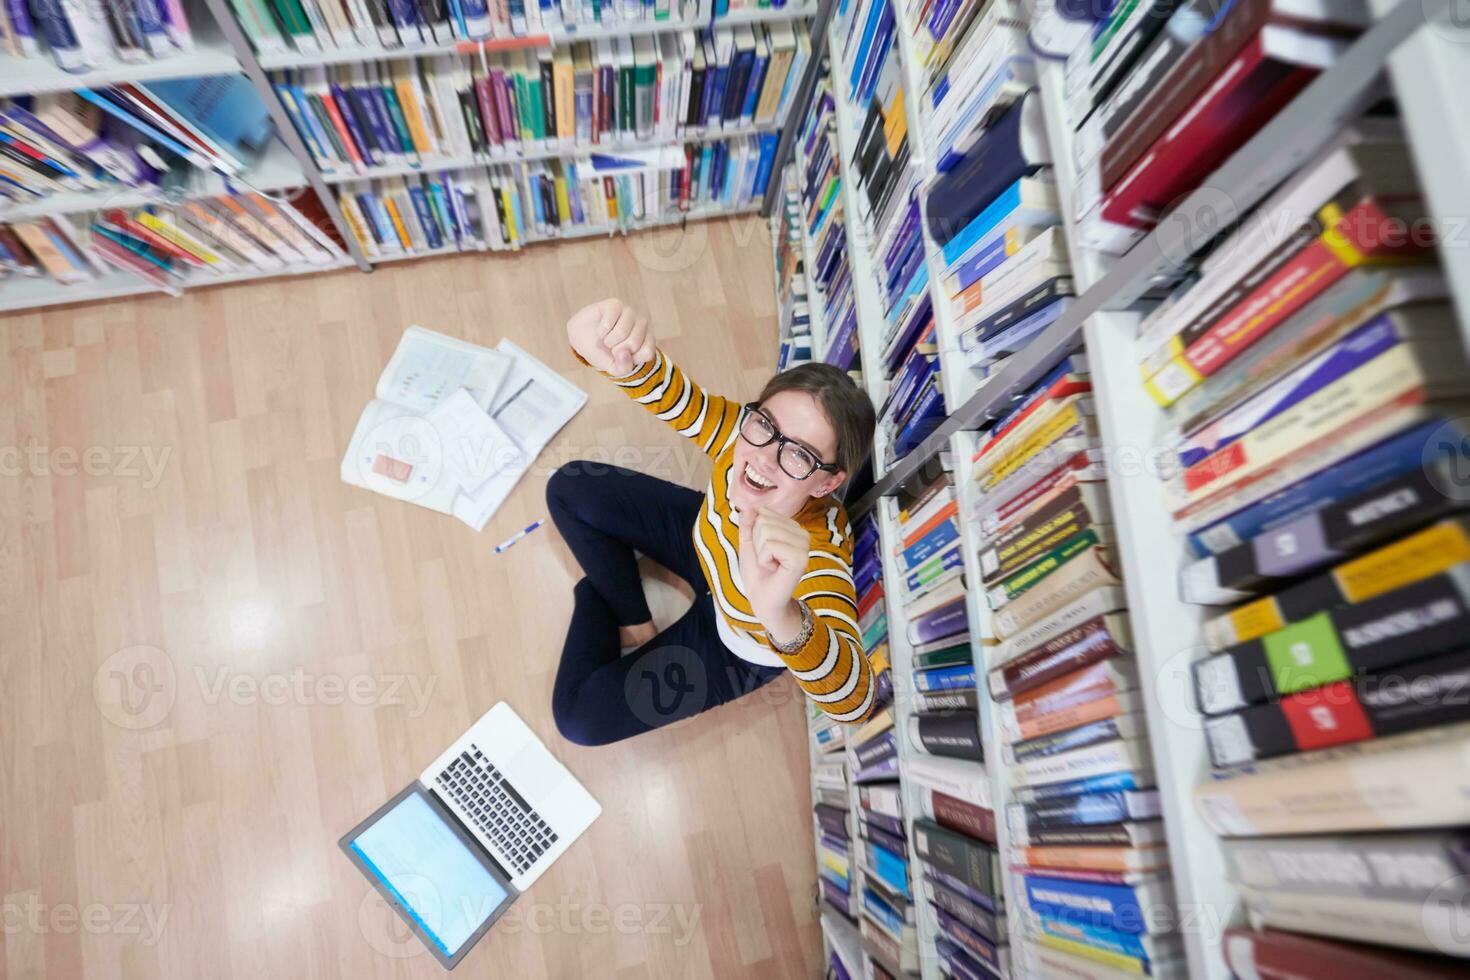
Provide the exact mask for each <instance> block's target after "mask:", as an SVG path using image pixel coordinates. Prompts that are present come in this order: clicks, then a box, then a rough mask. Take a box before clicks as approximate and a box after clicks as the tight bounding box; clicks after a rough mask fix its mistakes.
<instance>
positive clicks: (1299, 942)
mask: <svg viewBox="0 0 1470 980" xmlns="http://www.w3.org/2000/svg"><path fill="white" fill-rule="evenodd" d="M1222 949H1223V951H1224V953H1225V963H1226V965H1227V966H1229V967H1230V972H1231V973H1233V974H1235V975H1236V976H1238V977H1256V978H1258V980H1382V978H1385V977H1393V980H1450V978H1451V977H1464V976H1465V972H1466V971H1465V961H1464V960H1459V959H1450V958H1448V957H1439V956H1424V955H1420V954H1418V953H1410V952H1405V951H1401V950H1395V949H1388V948H1385V947H1383V946H1364V945H1361V944H1359V943H1350V942H1346V941H1344V940H1340V939H1321V938H1318V937H1316V936H1304V935H1302V934H1300V933H1295V932H1282V931H1281V930H1278V929H1262V930H1260V931H1259V932H1258V931H1255V930H1251V929H1244V928H1241V927H1239V926H1235V927H1232V928H1229V929H1226V930H1225V940H1224V942H1223V943H1222Z"/></svg>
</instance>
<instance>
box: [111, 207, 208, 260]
mask: <svg viewBox="0 0 1470 980" xmlns="http://www.w3.org/2000/svg"><path fill="white" fill-rule="evenodd" d="M101 218H102V220H103V221H105V222H107V223H108V224H110V225H112V226H113V227H115V228H118V229H120V230H121V231H123V232H126V233H127V234H129V235H132V236H133V237H134V238H137V239H141V240H142V241H145V242H147V243H148V244H149V245H150V246H152V247H153V248H154V249H156V250H158V251H159V252H162V253H163V254H164V255H167V256H168V257H169V258H172V259H177V260H179V261H180V262H183V263H184V264H186V265H191V266H193V267H194V268H196V269H207V268H209V263H207V262H205V261H204V260H203V259H201V258H199V257H198V256H197V255H194V254H193V253H192V252H186V251H185V250H184V249H182V248H179V247H178V246H177V245H175V244H174V243H173V242H171V241H169V240H168V239H167V238H164V237H163V236H162V235H160V234H158V233H157V232H154V231H152V230H151V229H149V228H145V227H143V226H142V225H140V224H138V222H136V221H134V220H133V218H132V216H131V215H130V214H128V213H127V212H126V211H124V210H122V209H121V208H111V209H109V210H107V211H103V212H102V213H101Z"/></svg>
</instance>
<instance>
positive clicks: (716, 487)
mask: <svg viewBox="0 0 1470 980" xmlns="http://www.w3.org/2000/svg"><path fill="white" fill-rule="evenodd" d="M612 381H613V383H614V384H616V385H618V387H620V388H622V389H623V390H624V392H625V393H626V394H627V395H628V397H630V398H632V399H633V400H634V401H636V402H638V403H639V404H640V405H642V406H644V407H645V408H647V409H648V410H649V411H650V412H652V413H653V414H654V415H656V416H657V417H658V418H660V419H662V420H663V421H665V422H667V423H668V424H669V425H670V426H672V427H673V429H674V431H676V432H678V433H679V434H680V435H681V436H684V437H686V438H688V439H690V440H692V441H694V442H695V443H697V444H698V445H699V448H700V449H702V450H703V451H704V452H705V454H706V455H707V456H710V457H711V458H712V459H713V460H714V463H715V469H714V474H713V475H712V476H711V477H710V482H709V488H708V489H707V490H706V491H705V495H704V505H703V506H702V507H701V508H700V510H699V517H698V518H697V519H696V520H695V522H694V534H693V538H694V549H695V551H696V552H697V553H698V554H699V564H700V567H702V568H703V569H704V577H705V579H706V580H707V581H708V582H709V587H710V592H711V593H713V595H714V600H715V605H716V606H717V607H718V609H719V612H720V615H722V616H723V617H724V618H725V621H726V622H727V623H728V624H729V625H730V626H732V627H734V628H735V629H737V630H743V631H745V632H746V633H747V634H748V635H749V636H751V637H753V638H754V639H755V640H757V641H758V642H759V643H760V644H761V645H763V646H765V647H766V648H767V649H772V650H773V651H774V653H775V654H776V655H777V656H778V657H780V659H781V660H782V661H783V662H784V663H785V664H786V667H787V669H788V670H790V671H791V674H792V676H793V677H795V678H796V682H797V683H798V684H800V685H801V688H802V690H804V691H805V692H806V694H807V696H808V697H809V698H811V699H812V701H814V702H816V704H817V705H818V706H819V707H820V708H821V709H822V710H823V711H825V712H826V713H827V714H829V715H831V716H832V717H833V718H834V719H835V720H837V721H841V722H849V723H858V722H862V721H865V720H866V719H867V718H868V716H869V715H871V714H872V712H873V700H874V696H875V693H876V683H875V681H876V678H875V676H874V673H873V669H872V667H871V665H870V664H869V663H868V658H867V656H866V655H865V654H864V652H863V641H862V633H861V632H860V631H859V629H858V612H857V594H856V591H855V588H854V586H853V580H852V531H851V528H850V527H849V526H848V523H847V511H846V510H844V509H843V507H842V504H840V503H839V502H838V501H837V499H836V498H835V497H832V496H826V497H821V498H813V499H811V500H809V501H808V502H807V503H806V505H805V506H804V507H802V509H801V512H800V513H798V514H797V515H796V516H795V518H794V520H795V521H796V522H797V523H798V524H800V525H801V526H802V527H803V528H805V529H806V531H807V534H808V535H809V536H810V537H811V556H810V558H809V559H808V560H807V566H806V572H805V573H803V575H802V576H801V581H800V582H799V583H798V584H797V586H796V592H795V594H794V596H793V598H795V599H797V600H799V601H801V602H803V603H805V604H806V606H807V608H809V609H810V610H811V612H812V636H811V639H810V640H808V641H807V642H806V643H805V644H804V645H803V646H802V647H801V649H799V650H797V651H796V652H795V653H782V652H781V651H779V650H774V648H773V647H772V646H771V643H770V640H769V638H768V637H767V636H766V632H765V629H764V627H762V625H761V623H760V621H759V620H757V619H756V618H755V616H754V615H753V613H752V612H751V608H750V602H749V600H748V599H746V597H745V593H744V590H743V588H742V585H741V581H740V561H739V557H738V556H739V554H740V528H739V525H738V524H737V523H736V521H737V519H738V515H737V514H736V513H735V511H734V510H733V508H732V507H731V506H730V492H729V491H730V479H731V475H730V474H731V469H732V467H733V462H734V455H735V440H736V439H737V438H738V437H739V436H738V433H739V429H740V416H741V412H742V411H743V408H742V406H741V404H740V403H739V402H736V401H731V400H730V399H728V398H722V397H720V396H719V395H711V394H708V393H706V392H705V391H704V390H703V389H702V388H700V387H699V386H698V385H696V384H695V383H694V382H692V381H690V380H689V378H688V376H687V375H685V374H684V372H683V371H681V370H680V369H679V368H678V366H677V365H675V364H674V362H673V361H671V360H669V359H668V358H667V357H665V356H664V353H663V351H658V352H657V354H656V355H655V356H654V358H653V360H651V361H649V362H648V363H647V364H644V365H643V366H642V367H640V368H638V369H637V370H635V371H634V372H633V373H632V374H629V375H627V376H626V377H622V378H613V379H612Z"/></svg>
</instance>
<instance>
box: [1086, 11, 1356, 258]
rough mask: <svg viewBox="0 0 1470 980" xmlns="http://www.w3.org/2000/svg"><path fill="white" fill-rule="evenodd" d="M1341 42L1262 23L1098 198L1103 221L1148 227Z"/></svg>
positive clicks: (1320, 66) (1327, 59) (1196, 184)
mask: <svg viewBox="0 0 1470 980" xmlns="http://www.w3.org/2000/svg"><path fill="white" fill-rule="evenodd" d="M1341 48H1342V43H1341V42H1339V41H1336V40H1332V39H1329V38H1324V37H1319V36H1317V35H1313V34H1308V33H1305V32H1302V31H1297V30H1292V29H1290V28H1285V27H1279V26H1276V25H1268V26H1266V27H1264V28H1262V29H1261V30H1260V31H1259V32H1258V33H1257V34H1256V35H1255V36H1254V37H1252V38H1251V40H1250V41H1249V42H1248V43H1247V44H1246V45H1245V47H1244V48H1242V49H1241V51H1240V53H1239V54H1237V55H1236V56H1235V57H1234V58H1233V59H1231V61H1230V63H1229V64H1227V65H1226V66H1225V69H1224V70H1223V71H1222V72H1221V73H1220V74H1219V76H1218V77H1217V78H1216V79H1215V81H1214V82H1213V83H1212V84H1211V85H1210V87H1209V88H1208V89H1206V90H1205V92H1204V94H1203V95H1201V96H1200V97H1199V100H1198V101H1196V102H1195V103H1194V105H1193V106H1191V107H1190V108H1189V110H1188V111H1187V112H1185V113H1184V115H1182V116H1181V117H1180V118H1179V119H1178V120H1177V121H1176V122H1175V123H1174V124H1173V125H1172V126H1170V127H1169V129H1167V130H1165V132H1164V134H1163V135H1162V136H1160V137H1159V138H1158V139H1157V140H1155V141H1154V143H1153V144H1152V145H1151V146H1150V147H1149V148H1148V152H1146V153H1144V155H1143V156H1142V157H1141V158H1140V159H1139V160H1138V161H1137V162H1136V163H1134V164H1133V166H1131V167H1129V168H1128V170H1127V172H1126V173H1125V174H1124V175H1123V176H1122V177H1121V178H1120V179H1119V180H1118V183H1117V184H1116V185H1115V186H1113V188H1112V189H1111V190H1109V191H1108V192H1107V194H1106V195H1104V197H1103V205H1102V216H1103V217H1104V218H1106V219H1107V220H1108V221H1112V222H1116V223H1118V224H1123V225H1132V226H1133V227H1135V228H1144V229H1149V228H1152V227H1153V226H1154V225H1156V224H1158V223H1159V220H1160V219H1161V218H1162V217H1163V216H1164V215H1165V214H1166V213H1167V212H1168V209H1169V208H1171V207H1172V206H1173V205H1174V204H1176V203H1177V202H1178V201H1179V199H1180V198H1181V197H1183V196H1185V195H1187V194H1188V193H1189V192H1190V191H1193V190H1194V189H1195V188H1197V187H1199V186H1200V184H1202V183H1203V182H1204V181H1205V179H1206V178H1207V177H1209V175H1210V174H1211V173H1213V172H1214V170H1215V168H1217V167H1218V166H1220V164H1222V163H1224V162H1225V160H1226V159H1227V158H1228V157H1229V156H1230V155H1231V154H1232V153H1234V152H1235V151H1236V150H1238V149H1240V147H1241V146H1242V145H1244V144H1245V142H1246V141H1247V140H1249V139H1250V138H1251V137H1252V136H1254V135H1255V134H1256V131H1257V130H1259V129H1260V128H1261V127H1262V126H1264V125H1265V124H1266V123H1267V122H1269V121H1270V119H1271V117H1273V116H1274V115H1276V113H1277V112H1279V111H1280V110H1281V108H1282V107H1283V106H1285V105H1286V103H1288V102H1290V101H1291V99H1292V98H1293V97H1294V96H1295V95H1296V94H1297V93H1298V92H1300V91H1301V90H1302V89H1303V88H1305V87H1306V86H1307V83H1308V82H1310V81H1311V80H1312V79H1314V78H1316V77H1317V75H1318V73H1319V72H1320V71H1321V70H1322V69H1323V68H1325V67H1327V65H1329V64H1331V63H1332V61H1333V59H1334V58H1335V57H1336V56H1337V54H1338V52H1339V51H1340V50H1341Z"/></svg>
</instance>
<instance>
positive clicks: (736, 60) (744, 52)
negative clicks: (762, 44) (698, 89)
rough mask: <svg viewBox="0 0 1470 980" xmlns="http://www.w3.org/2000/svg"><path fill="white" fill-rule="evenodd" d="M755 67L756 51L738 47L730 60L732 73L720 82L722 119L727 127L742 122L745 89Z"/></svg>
mask: <svg viewBox="0 0 1470 980" xmlns="http://www.w3.org/2000/svg"><path fill="white" fill-rule="evenodd" d="M754 66H755V49H754V48H743V49H742V48H738V47H737V48H736V49H735V53H734V55H733V56H731V58H730V71H729V73H728V74H727V75H726V76H725V78H724V79H723V80H722V81H721V82H720V86H721V88H720V94H721V98H720V119H721V120H722V121H723V122H724V123H725V125H727V126H728V125H733V124H734V123H738V122H739V121H740V115H741V112H742V111H743V110H744V109H745V88H746V86H747V85H748V84H749V83H750V75H751V69H752V68H753V67H754Z"/></svg>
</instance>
